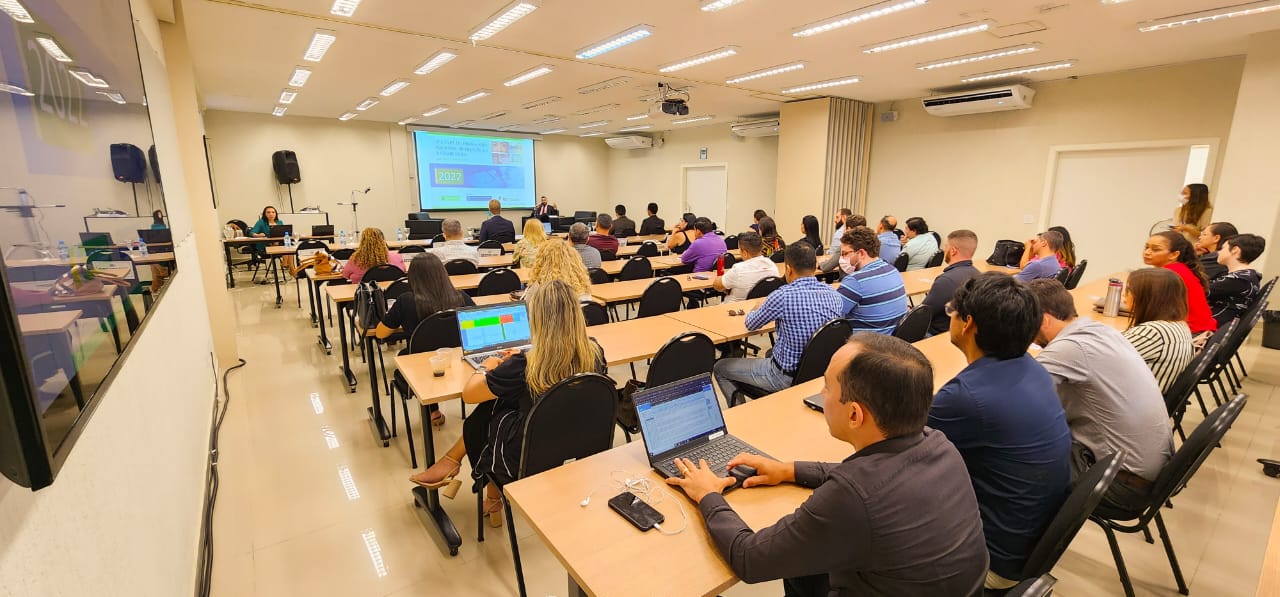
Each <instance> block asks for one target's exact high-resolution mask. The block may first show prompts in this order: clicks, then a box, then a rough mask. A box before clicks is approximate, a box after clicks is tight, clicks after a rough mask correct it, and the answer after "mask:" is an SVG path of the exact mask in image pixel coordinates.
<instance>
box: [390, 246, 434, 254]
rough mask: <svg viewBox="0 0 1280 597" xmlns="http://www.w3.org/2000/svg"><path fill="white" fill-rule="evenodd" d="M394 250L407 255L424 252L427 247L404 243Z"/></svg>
mask: <svg viewBox="0 0 1280 597" xmlns="http://www.w3.org/2000/svg"><path fill="white" fill-rule="evenodd" d="M396 252H397V253H399V254H401V255H408V254H409V253H426V252H427V248H426V247H424V246H422V245H406V246H403V247H400V249H399V250H397V251H396Z"/></svg>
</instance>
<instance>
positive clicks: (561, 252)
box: [529, 240, 591, 296]
mask: <svg viewBox="0 0 1280 597" xmlns="http://www.w3.org/2000/svg"><path fill="white" fill-rule="evenodd" d="M552 280H560V281H561V282H564V283H565V284H568V285H569V287H570V288H572V289H573V291H574V292H576V293H577V294H578V296H581V295H584V294H591V277H590V276H588V275H587V266H585V265H583V264H582V258H581V257H579V256H578V252H577V251H575V250H574V249H573V247H571V246H569V243H566V242H562V241H555V240H548V241H547V242H544V243H542V246H541V247H538V258H537V260H535V261H534V262H533V270H532V271H531V272H530V275H529V285H530V286H532V285H534V284H538V285H542V284H546V283H547V282H550V281H552Z"/></svg>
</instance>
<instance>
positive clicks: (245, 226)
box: [227, 220, 249, 234]
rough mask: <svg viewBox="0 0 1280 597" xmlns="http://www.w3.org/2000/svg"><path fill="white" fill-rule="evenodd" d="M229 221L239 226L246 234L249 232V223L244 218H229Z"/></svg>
mask: <svg viewBox="0 0 1280 597" xmlns="http://www.w3.org/2000/svg"><path fill="white" fill-rule="evenodd" d="M227 223H228V224H231V225H232V226H235V227H236V228H239V229H240V231H241V232H243V233H245V234H248V233H249V225H248V224H246V223H245V221H244V220H227Z"/></svg>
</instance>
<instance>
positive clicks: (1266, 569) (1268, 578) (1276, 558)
mask: <svg viewBox="0 0 1280 597" xmlns="http://www.w3.org/2000/svg"><path fill="white" fill-rule="evenodd" d="M1257 595H1258V597H1277V596H1280V503H1277V504H1276V513H1275V516H1274V517H1273V518H1272V520H1271V538H1270V539H1269V540H1267V551H1266V555H1264V556H1263V557H1262V576H1261V577H1259V578H1258V593H1257Z"/></svg>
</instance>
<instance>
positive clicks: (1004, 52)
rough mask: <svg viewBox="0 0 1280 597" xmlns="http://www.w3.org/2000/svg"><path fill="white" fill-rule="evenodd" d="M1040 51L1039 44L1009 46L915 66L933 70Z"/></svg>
mask: <svg viewBox="0 0 1280 597" xmlns="http://www.w3.org/2000/svg"><path fill="white" fill-rule="evenodd" d="M1039 50H1040V42H1034V43H1029V44H1022V45H1020V46H1010V47H1007V48H1000V49H997V50H987V51H985V52H978V53H975V54H965V55H964V56H956V57H954V58H944V59H942V60H934V61H933V62H924V63H921V64H917V65H916V69H918V70H933V69H935V68H947V67H949V66H959V65H961V64H972V63H974V62H982V61H984V60H993V59H995V58H1004V57H1006V56H1020V55H1022V54H1030V53H1032V52H1036V51H1039Z"/></svg>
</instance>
